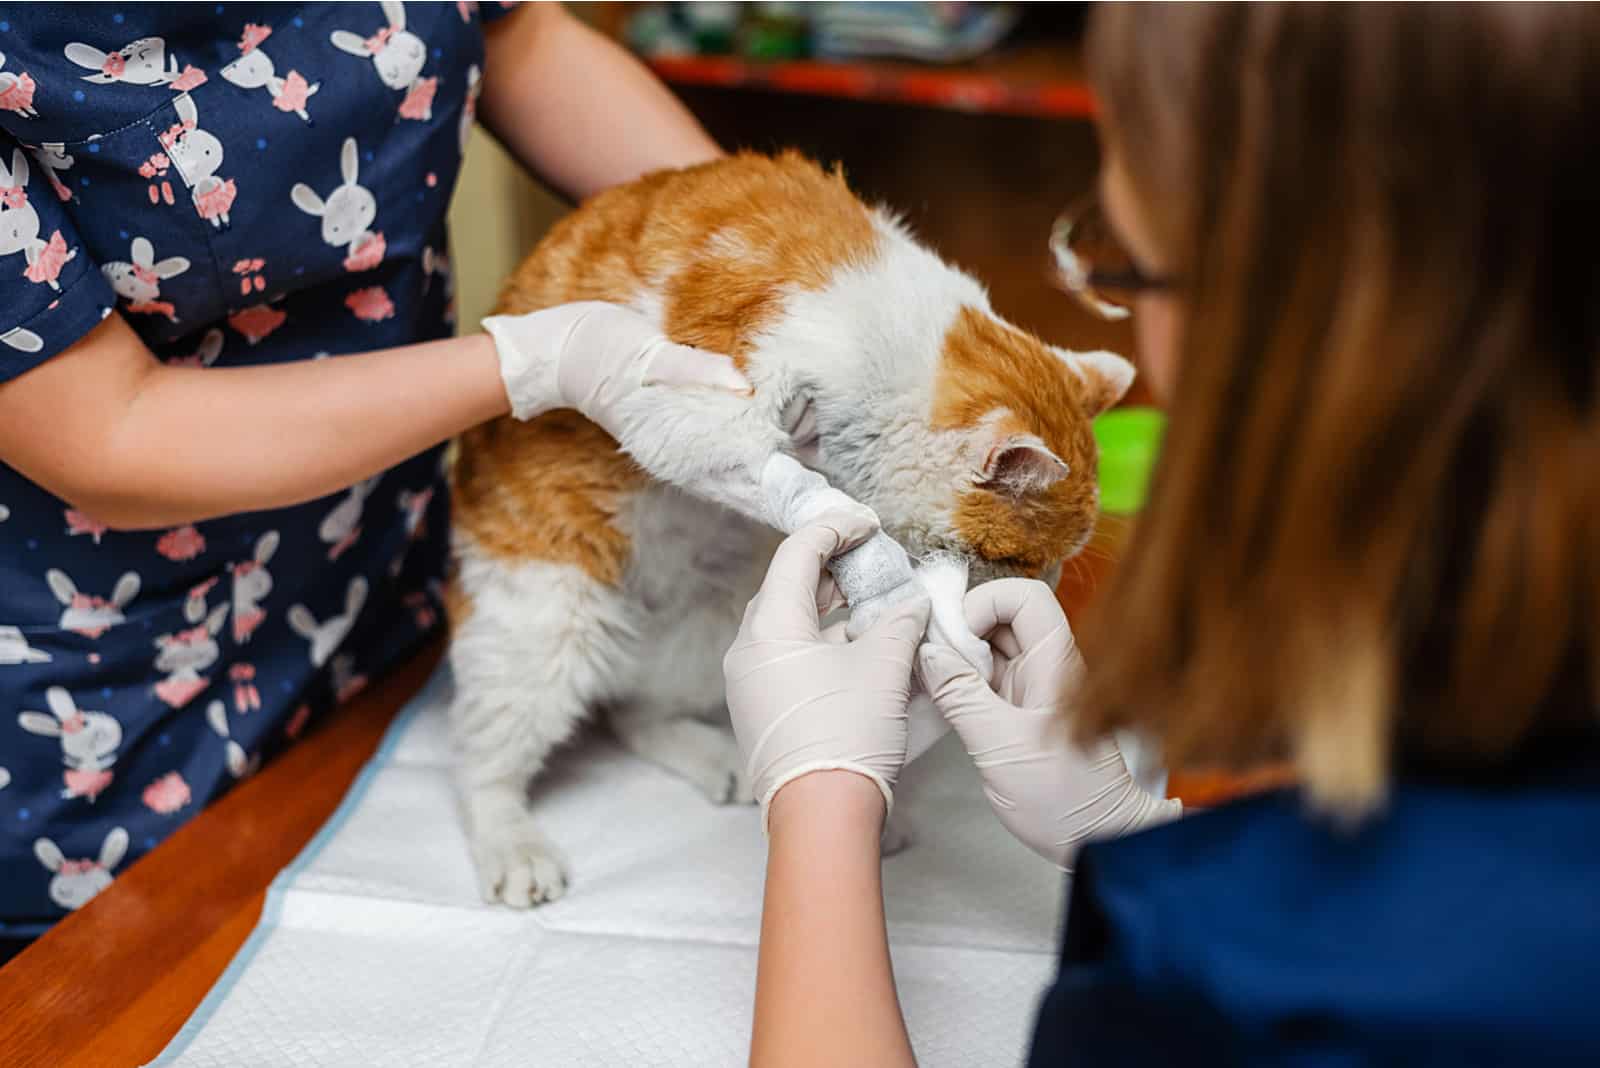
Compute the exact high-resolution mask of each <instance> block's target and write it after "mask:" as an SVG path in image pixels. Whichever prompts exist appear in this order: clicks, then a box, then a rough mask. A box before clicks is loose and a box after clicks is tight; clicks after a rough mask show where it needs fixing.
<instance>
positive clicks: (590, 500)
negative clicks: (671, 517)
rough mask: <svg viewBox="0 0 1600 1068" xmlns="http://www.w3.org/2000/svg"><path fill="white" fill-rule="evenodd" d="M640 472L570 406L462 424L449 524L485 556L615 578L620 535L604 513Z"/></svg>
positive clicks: (621, 566)
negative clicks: (467, 426)
mask: <svg viewBox="0 0 1600 1068" xmlns="http://www.w3.org/2000/svg"><path fill="white" fill-rule="evenodd" d="M644 482H645V476H644V474H643V472H641V471H640V470H639V469H638V468H637V467H635V466H634V463H633V461H632V460H630V459H628V457H627V456H626V455H624V454H623V453H622V452H621V451H620V450H618V448H617V444H616V442H614V441H612V440H611V437H610V435H608V434H607V433H606V432H605V431H604V430H601V429H600V428H599V427H597V426H595V425H594V424H593V423H591V422H589V421H588V420H587V419H585V418H583V416H581V415H579V414H578V413H577V412H574V411H567V410H562V411H556V412H548V413H546V414H545V415H542V416H539V417H538V418H537V419H532V420H529V421H528V422H526V423H519V422H517V421H516V420H515V419H512V418H510V417H509V416H507V417H504V418H500V419H496V420H494V421H492V422H489V423H485V424H484V425H483V426H480V427H476V428H474V429H472V430H469V431H467V433H466V434H464V435H463V436H462V438H461V455H460V457H459V458H458V459H457V460H456V467H455V476H454V486H453V493H454V504H455V509H456V511H455V516H454V521H455V523H456V525H457V526H458V527H460V528H461V529H462V530H464V531H465V532H466V533H468V534H470V535H471V536H472V540H473V544H474V545H475V546H476V547H477V548H478V549H479V550H480V551H482V552H484V553H486V554H488V555H489V556H493V557H497V558H499V559H502V560H508V561H513V562H514V561H522V560H544V561H548V562H550V563H563V564H574V565H576V566H578V567H581V568H582V569H583V570H584V572H585V573H587V574H588V575H589V576H590V577H591V578H593V579H595V580H596V581H598V582H604V583H607V584H609V585H616V584H617V583H618V582H620V581H621V580H622V575H623V572H624V570H625V569H626V567H627V563H628V556H629V545H628V538H627V536H626V535H625V534H623V532H622V531H621V530H619V529H618V528H617V526H616V525H615V523H614V522H613V520H615V518H616V516H617V512H618V510H619V509H620V508H621V507H622V504H623V497H624V496H625V495H626V494H627V493H629V492H630V491H633V490H636V489H638V488H640V487H642V486H643V485H644Z"/></svg>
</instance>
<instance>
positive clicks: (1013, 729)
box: [917, 579, 1182, 870]
mask: <svg viewBox="0 0 1600 1068" xmlns="http://www.w3.org/2000/svg"><path fill="white" fill-rule="evenodd" d="M965 606H966V616H967V623H968V624H969V625H970V626H971V628H972V630H973V631H974V632H975V633H976V634H978V635H980V636H982V637H985V638H987V639H988V640H989V643H990V645H991V646H993V648H994V652H995V665H996V668H995V677H994V678H995V682H994V687H993V688H992V689H991V688H990V686H989V684H988V682H986V681H985V680H984V679H983V678H981V677H980V676H979V675H978V672H977V671H976V670H975V669H974V668H973V667H972V666H971V665H970V664H968V663H967V662H966V660H964V659H962V657H961V656H960V654H958V653H957V652H955V650H953V649H951V648H949V647H946V646H940V645H935V644H933V643H931V642H930V643H926V644H924V645H923V646H922V648H921V649H920V650H919V652H918V657H917V664H918V670H919V672H920V674H921V676H922V681H923V684H924V685H925V686H926V687H927V689H928V693H929V694H930V695H931V696H932V697H933V703H934V705H935V706H936V707H937V708H938V709H939V711H940V713H942V714H943V715H944V717H945V719H946V720H948V721H949V723H950V725H951V726H952V727H954V728H955V731H956V733H957V734H958V735H959V736H960V737H961V741H962V744H963V745H965V746H966V750H967V754H968V755H969V756H970V757H971V758H972V762H973V763H974V764H975V765H976V766H977V768H978V772H979V774H980V775H981V776H982V777H983V790H984V794H985V795H986V796H987V797H988V798H989V804H990V807H992V808H993V809H994V811H995V815H997V816H998V817H999V818H1000V822H1001V823H1003V824H1004V825H1005V827H1006V829H1007V830H1009V831H1010V832H1011V833H1012V834H1013V835H1014V836H1015V837H1016V838H1017V839H1018V840H1019V841H1021V842H1022V843H1023V844H1024V845H1026V846H1027V847H1028V848H1030V849H1032V850H1033V851H1034V852H1035V853H1038V854H1039V855H1040V856H1042V857H1044V858H1045V859H1046V860H1050V861H1053V862H1054V863H1055V864H1057V865H1059V866H1060V867H1061V868H1063V869H1065V870H1070V864H1071V861H1072V857H1073V855H1074V854H1075V853H1076V852H1077V850H1078V847H1079V846H1080V845H1081V844H1082V843H1083V842H1084V841H1085V840H1087V839H1090V838H1111V837H1115V836H1117V835H1122V834H1127V833H1129V832H1131V831H1135V830H1137V829H1139V828H1141V827H1145V826H1148V825H1150V824H1153V823H1158V822H1163V821H1165V820H1168V819H1172V818H1174V817H1176V816H1177V815H1178V814H1179V813H1180V812H1181V811H1182V805H1181V804H1179V802H1177V801H1175V800H1171V801H1169V800H1165V799H1163V798H1158V797H1152V796H1151V795H1150V794H1148V793H1146V792H1145V791H1144V790H1142V789H1140V787H1139V786H1138V784H1136V783H1135V782H1134V781H1133V777H1132V776H1131V775H1130V774H1129V773H1128V766H1127V763H1126V762H1125V761H1124V760H1123V758H1122V751H1121V750H1120V749H1118V748H1117V744H1116V742H1115V741H1113V740H1110V739H1107V740H1104V741H1099V742H1095V743H1093V744H1092V745H1089V746H1088V747H1086V748H1080V747H1079V746H1077V745H1075V744H1073V742H1072V741H1071V740H1070V738H1069V733H1070V725H1069V724H1068V722H1067V721H1066V719H1065V718H1064V716H1063V715H1062V713H1061V711H1060V709H1061V708H1062V707H1063V706H1064V705H1065V706H1066V707H1068V708H1070V707H1071V701H1072V694H1073V692H1074V691H1075V690H1077V689H1078V688H1079V687H1080V685H1081V684H1082V679H1083V671H1084V667H1083V657H1082V656H1081V655H1080V654H1079V652H1078V645H1077V642H1076V641H1075V640H1074V639H1073V637H1072V628H1071V627H1070V626H1068V624H1067V617H1066V614H1065V613H1063V612H1062V610H1061V605H1060V604H1059V603H1058V602H1057V601H1056V597H1055V593H1054V591H1052V590H1051V589H1050V587H1049V586H1046V585H1045V584H1044V583H1042V582H1036V581H1034V580H1031V579H999V580H997V581H995V582H988V583H985V584H983V585H982V586H978V587H977V588H975V589H973V590H971V591H969V592H968V593H967V596H966V602H965Z"/></svg>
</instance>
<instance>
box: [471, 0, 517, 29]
mask: <svg viewBox="0 0 1600 1068" xmlns="http://www.w3.org/2000/svg"><path fill="white" fill-rule="evenodd" d="M516 9H517V0H505V2H503V3H501V2H496V0H489V2H488V3H485V4H481V5H479V7H478V17H479V18H480V19H482V20H483V24H484V25H485V26H487V25H489V24H490V23H491V22H498V21H499V20H500V19H503V18H505V17H506V16H507V15H509V14H511V13H512V12H513V11H515V10H516Z"/></svg>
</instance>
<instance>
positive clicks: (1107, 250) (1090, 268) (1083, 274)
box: [1050, 193, 1175, 320]
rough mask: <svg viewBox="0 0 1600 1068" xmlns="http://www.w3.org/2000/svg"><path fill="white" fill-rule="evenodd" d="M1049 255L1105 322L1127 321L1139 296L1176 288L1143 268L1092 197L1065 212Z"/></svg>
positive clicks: (1069, 287) (1068, 285)
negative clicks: (1147, 272)
mask: <svg viewBox="0 0 1600 1068" xmlns="http://www.w3.org/2000/svg"><path fill="white" fill-rule="evenodd" d="M1050 252H1051V255H1053V256H1054V257H1055V261H1056V278H1057V281H1058V282H1059V283H1060V285H1061V287H1062V288H1063V289H1065V290H1066V291H1067V292H1068V293H1071V294H1072V295H1073V296H1074V297H1076V298H1077V299H1078V301H1079V302H1080V303H1081V304H1082V305H1083V306H1084V307H1085V308H1088V309H1089V310H1090V311H1091V312H1093V313H1094V314H1095V315H1098V316H1099V317H1100V318H1102V319H1110V320H1117V319H1126V318H1127V317H1128V316H1129V315H1131V314H1132V313H1133V307H1132V306H1133V298H1134V297H1136V296H1138V295H1139V294H1140V293H1150V292H1162V291H1165V290H1169V289H1171V288H1173V285H1174V284H1175V283H1174V281H1173V280H1172V279H1170V278H1153V277H1151V276H1150V275H1147V274H1145V273H1144V272H1143V271H1141V270H1140V269H1139V266H1138V264H1136V263H1135V262H1134V260H1133V257H1132V255H1130V254H1129V252H1128V250H1127V249H1126V248H1125V247H1124V246H1123V244H1122V242H1121V241H1119V240H1118V239H1117V235H1116V233H1115V232H1114V231H1113V230H1112V229H1111V224H1110V222H1109V220H1107V219H1106V215H1105V211H1104V209H1103V207H1102V206H1101V204H1100V198H1099V196H1098V195H1096V194H1094V193H1090V194H1089V195H1088V196H1086V197H1084V198H1083V199H1081V200H1079V201H1077V202H1075V203H1074V204H1073V205H1072V206H1071V207H1070V208H1068V209H1067V210H1066V211H1064V212H1062V213H1061V215H1060V216H1059V217H1058V218H1057V219H1056V221H1055V225H1054V226H1052V227H1051V228H1050Z"/></svg>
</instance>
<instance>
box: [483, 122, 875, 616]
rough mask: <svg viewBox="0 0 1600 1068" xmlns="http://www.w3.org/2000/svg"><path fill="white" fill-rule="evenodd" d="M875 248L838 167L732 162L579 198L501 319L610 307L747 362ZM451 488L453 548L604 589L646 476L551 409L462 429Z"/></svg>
mask: <svg viewBox="0 0 1600 1068" xmlns="http://www.w3.org/2000/svg"><path fill="white" fill-rule="evenodd" d="M877 240H878V237H877V233H876V231H875V229H874V225H873V219H872V215H871V213H870V211H869V209H868V208H867V207H866V205H865V204H863V203H862V202H861V201H860V200H859V199H857V198H856V196H855V195H854V194H853V193H851V192H850V190H849V187H848V186H846V184H845V181H844V178H843V176H842V175H841V174H839V173H838V172H836V171H835V172H828V171H825V170H823V169H822V168H821V167H819V166H818V165H817V164H815V163H813V162H811V161H810V160H808V159H806V158H805V157H803V156H801V155H799V154H798V153H794V152H786V153H783V154H782V155H779V156H770V157H769V156H762V155H758V154H754V153H740V154H738V155H735V156H730V157H728V158H726V159H721V160H717V161H714V162H711V163H706V164H702V165H700V166H696V167H689V168H686V169H684V170H679V171H662V172H658V173H655V174H649V175H646V176H644V177H643V178H640V179H638V180H637V181H634V182H630V183H628V184H626V185H621V186H617V187H615V188H612V189H608V190H606V191H604V192H602V193H600V194H598V195H596V196H594V197H592V198H591V199H589V200H587V201H585V202H584V203H583V204H582V205H581V206H580V207H579V208H578V209H577V210H576V211H574V212H572V213H571V214H570V215H568V216H566V217H565V218H564V219H562V220H561V221H560V222H558V223H557V224H556V225H555V226H554V227H552V228H551V230H550V233H549V234H548V235H547V236H546V237H545V238H544V240H542V241H541V242H540V243H539V245H538V246H537V247H536V248H535V249H534V251H533V252H532V253H530V254H529V256H528V257H527V259H526V260H524V261H523V262H522V264H521V265H520V266H518V268H517V270H516V271H515V272H514V273H513V274H512V275H511V277H510V278H509V279H508V280H507V282H506V285H505V287H504V288H503V290H502V291H501V295H500V299H499V302H498V303H497V305H496V307H495V313H496V314H522V313H525V312H532V311H538V310H539V309H541V308H547V307H551V306H553V305H556V304H565V303H568V302H571V301H580V300H603V301H610V302H612V303H617V304H624V305H627V306H629V307H631V308H633V309H634V310H635V311H638V312H640V313H641V314H644V315H647V316H650V317H651V318H653V319H654V320H655V321H656V322H657V323H658V324H659V325H660V326H661V329H662V331H663V333H665V334H666V335H667V336H668V337H670V338H672V340H674V341H677V342H679V343H681V344H686V345H697V346H700V347H701V348H705V349H708V350H711V351H714V352H723V353H727V354H729V355H731V356H733V357H734V359H735V360H736V361H739V362H740V363H741V364H743V361H744V358H745V357H746V356H747V355H748V354H749V352H750V350H751V348H752V344H753V339H754V338H755V337H756V336H757V335H758V334H759V333H760V331H761V330H762V329H763V328H765V327H766V326H768V325H770V324H771V323H772V322H774V321H775V320H776V319H777V318H778V317H779V316H780V315H781V314H782V310H783V304H784V300H785V299H786V297H787V296H788V295H789V294H792V293H794V292H796V291H800V290H807V289H819V288H821V287H823V286H825V285H826V284H827V283H828V281H829V280H830V278H831V277H832V275H833V273H834V272H835V271H836V270H837V269H838V268H839V267H840V266H842V265H845V264H847V263H849V262H852V261H854V260H864V259H865V258H866V257H868V256H870V255H871V253H872V251H873V249H874V247H875V243H876V241H877ZM453 483H454V485H453V494H452V496H453V503H454V508H455V514H454V523H455V526H456V529H457V532H458V535H460V537H459V538H458V542H462V541H465V542H470V543H471V544H472V545H473V546H474V547H475V549H476V550H477V551H480V552H484V553H487V554H489V555H491V556H493V557H494V558H496V559H501V560H504V561H505V562H507V563H515V562H519V561H522V560H540V561H543V562H550V563H565V564H573V565H576V566H578V567H581V568H582V569H583V571H584V572H586V573H587V574H589V575H590V576H591V577H593V578H595V579H597V580H599V581H601V582H604V583H607V584H614V583H616V582H617V581H618V580H619V578H620V576H621V575H622V574H623V572H624V571H625V570H626V568H627V564H628V560H629V556H630V551H631V549H630V545H629V539H628V538H627V536H626V534H625V533H624V532H623V528H624V527H625V526H626V525H627V524H626V523H625V522H624V513H625V512H626V511H627V510H628V508H629V507H630V506H631V505H632V504H633V503H634V499H635V498H636V496H637V494H638V491H639V490H641V489H643V488H644V487H645V486H646V485H647V480H646V478H645V476H644V475H643V473H642V472H640V471H639V470H638V468H636V467H635V466H634V465H633V463H632V461H630V460H629V459H628V458H627V456H625V455H624V454H623V453H622V452H621V451H620V450H618V448H617V446H616V443H615V442H614V441H612V439H611V438H610V437H609V436H608V435H607V434H606V433H605V432H604V431H602V430H601V429H600V428H599V427H597V426H595V425H594V424H592V423H590V422H588V421H587V420H585V419H584V418H582V417H581V416H579V415H578V414H577V413H575V412H571V411H561V412H551V413H547V414H546V415H543V416H540V417H538V418H536V419H532V420H529V421H528V422H525V423H519V422H516V421H515V420H512V419H511V418H509V417H504V418H501V419H497V420H493V421H491V422H489V423H487V424H484V425H483V426H480V427H476V428H474V429H472V430H470V431H468V432H467V433H466V434H464V435H462V437H461V441H460V450H459V454H458V459H457V462H456V467H455V474H454V479H453Z"/></svg>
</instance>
